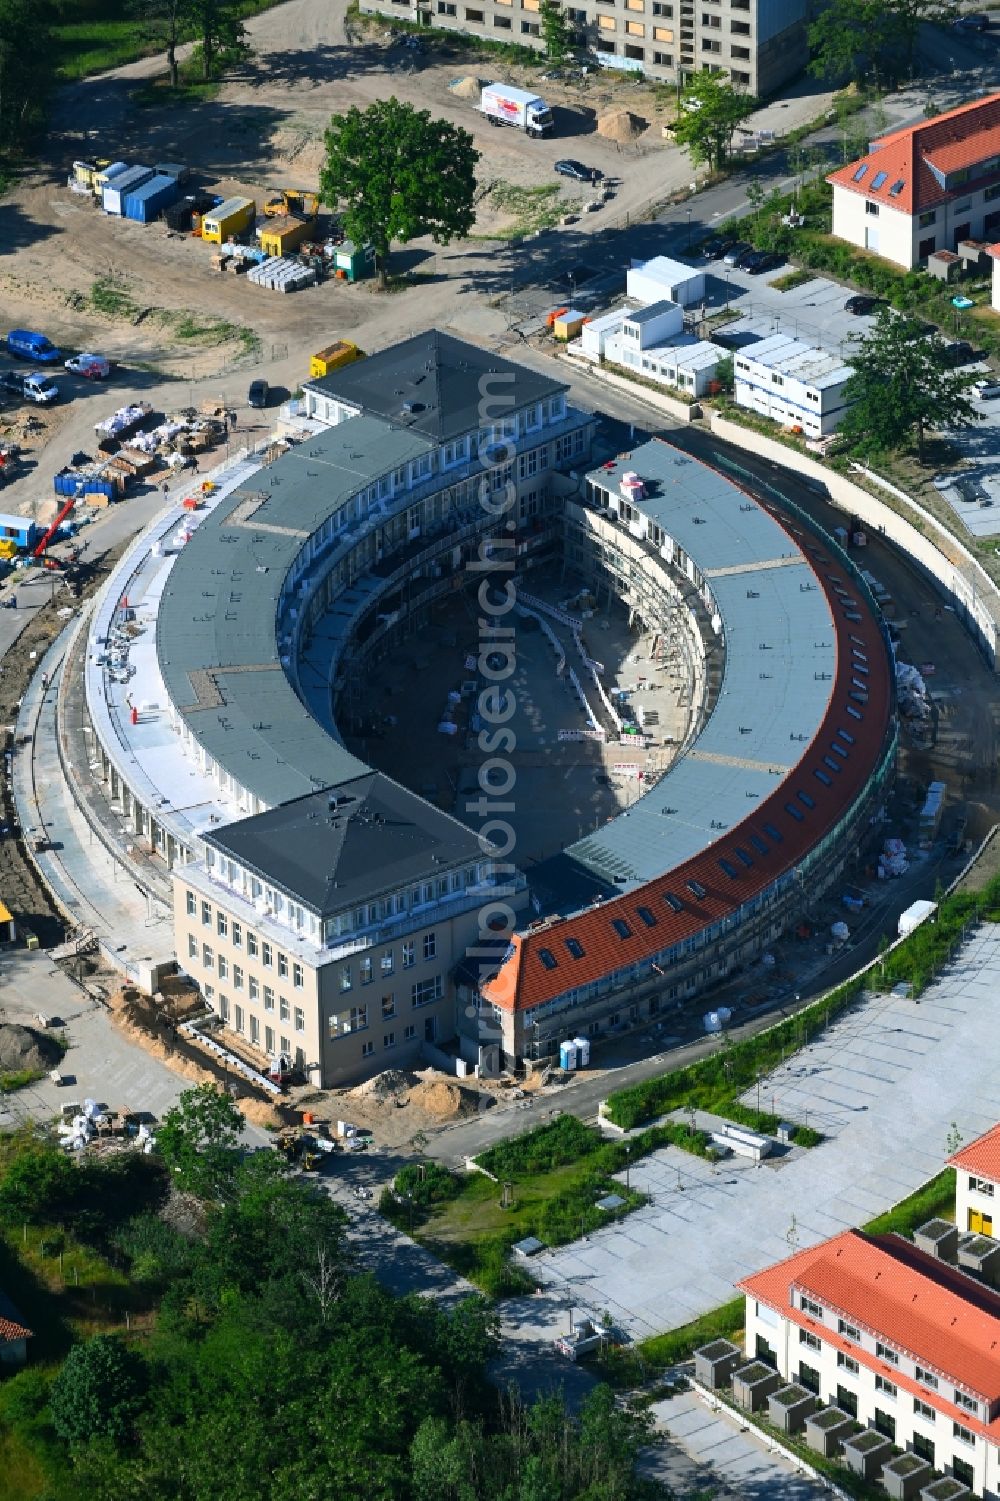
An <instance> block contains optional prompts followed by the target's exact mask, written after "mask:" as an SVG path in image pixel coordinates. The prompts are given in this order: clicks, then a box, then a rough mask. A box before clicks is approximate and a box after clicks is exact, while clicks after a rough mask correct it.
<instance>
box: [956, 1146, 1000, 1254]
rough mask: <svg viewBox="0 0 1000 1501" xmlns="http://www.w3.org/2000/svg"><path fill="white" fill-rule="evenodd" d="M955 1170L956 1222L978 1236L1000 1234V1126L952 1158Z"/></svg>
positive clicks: (963, 1228)
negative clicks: (999, 1214)
mask: <svg viewBox="0 0 1000 1501" xmlns="http://www.w3.org/2000/svg"><path fill="white" fill-rule="evenodd" d="M948 1165H949V1167H953V1168H954V1169H955V1223H956V1224H957V1225H958V1228H959V1229H960V1230H968V1231H971V1232H972V1233H973V1234H975V1235H996V1234H1000V1220H997V1222H996V1230H994V1221H995V1219H996V1216H997V1209H996V1207H995V1206H996V1204H997V1202H998V1201H1000V1126H994V1127H993V1129H992V1130H991V1131H987V1132H986V1134H985V1136H979V1137H977V1138H976V1140H975V1141H970V1142H969V1144H968V1145H967V1146H964V1147H962V1148H960V1150H959V1151H957V1152H955V1153H954V1154H953V1155H952V1156H951V1157H949V1158H948Z"/></svg>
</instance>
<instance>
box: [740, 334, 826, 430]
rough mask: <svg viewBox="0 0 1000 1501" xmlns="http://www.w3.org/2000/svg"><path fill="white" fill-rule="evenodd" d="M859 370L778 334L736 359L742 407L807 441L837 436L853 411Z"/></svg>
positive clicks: (741, 351)
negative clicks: (849, 392) (851, 386)
mask: <svg viewBox="0 0 1000 1501" xmlns="http://www.w3.org/2000/svg"><path fill="white" fill-rule="evenodd" d="M852 374H853V371H852V369H851V367H850V365H845V363H844V361H843V360H842V359H841V358H840V356H839V355H835V354H828V353H827V351H826V350H825V349H813V348H811V347H810V346H809V345H808V344H802V343H800V342H799V340H798V339H792V338H789V336H788V335H787V334H772V335H771V336H770V338H767V339H761V340H760V341H759V342H758V343H756V344H751V345H750V346H749V347H748V348H746V349H740V350H737V352H736V353H735V354H734V356H733V383H734V388H735V395H736V402H737V405H738V406H741V407H749V408H750V410H751V411H754V412H759V413H760V414H761V416H762V417H769V418H770V419H771V421H772V422H779V423H780V424H781V425H782V427H789V428H792V429H799V430H801V431H802V432H803V433H805V435H806V437H807V438H825V437H827V436H828V435H829V434H830V433H834V432H836V430H837V428H838V426H839V425H840V423H841V422H842V421H843V418H844V413H845V412H846V411H847V407H848V401H847V397H846V395H845V390H846V387H847V383H848V381H849V380H850V378H851V376H852Z"/></svg>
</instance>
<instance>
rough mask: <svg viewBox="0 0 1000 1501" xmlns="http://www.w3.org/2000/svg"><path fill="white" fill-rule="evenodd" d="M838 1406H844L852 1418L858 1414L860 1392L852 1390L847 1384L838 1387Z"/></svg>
mask: <svg viewBox="0 0 1000 1501" xmlns="http://www.w3.org/2000/svg"><path fill="white" fill-rule="evenodd" d="M837 1406H838V1407H840V1408H843V1410H844V1412H846V1413H849V1414H850V1415H851V1417H852V1418H856V1417H857V1415H858V1394H857V1392H852V1391H850V1390H849V1389H848V1388H847V1387H846V1386H838V1387H837Z"/></svg>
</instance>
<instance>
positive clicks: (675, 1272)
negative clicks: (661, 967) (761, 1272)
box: [532, 924, 1000, 1338]
mask: <svg viewBox="0 0 1000 1501" xmlns="http://www.w3.org/2000/svg"><path fill="white" fill-rule="evenodd" d="M998 985H1000V929H998V928H996V927H995V926H993V925H992V924H985V925H983V926H982V927H981V928H979V929H977V930H976V931H975V932H974V933H973V934H972V935H971V936H970V938H969V940H968V942H967V943H966V945H965V946H964V948H963V950H962V953H961V955H960V957H959V958H958V959H956V961H955V962H954V963H953V964H952V965H951V967H950V969H949V970H948V972H947V973H946V974H945V975H944V976H943V977H942V978H941V979H940V980H938V981H937V982H935V984H934V985H932V986H931V987H930V988H929V989H928V991H927V992H925V994H924V995H923V996H922V997H921V998H920V1000H919V1001H918V1002H913V1001H909V1000H902V999H899V998H897V997H894V996H873V997H868V998H866V999H865V1000H864V1001H863V1002H861V1003H860V1004H859V1005H858V1006H857V1007H856V1008H855V1009H854V1010H852V1011H851V1012H850V1013H849V1014H848V1015H846V1016H845V1017H843V1018H842V1019H841V1020H840V1021H838V1022H837V1023H835V1024H834V1025H833V1026H831V1027H830V1029H829V1030H828V1032H827V1033H826V1034H825V1035H824V1037H822V1038H821V1039H820V1040H818V1041H817V1042H815V1043H814V1044H812V1045H811V1046H810V1047H808V1048H806V1049H805V1050H804V1051H803V1052H801V1053H798V1054H796V1055H795V1056H794V1057H793V1058H792V1059H791V1060H790V1061H789V1062H788V1063H786V1064H785V1065H784V1066H783V1067H782V1068H780V1069H778V1070H776V1071H775V1072H774V1073H773V1074H772V1075H770V1076H768V1077H766V1078H764V1079H762V1081H761V1085H760V1103H761V1105H762V1106H765V1105H766V1108H768V1109H774V1110H775V1111H776V1112H777V1113H778V1114H780V1115H785V1116H787V1117H788V1118H789V1119H791V1120H793V1121H798V1122H802V1123H807V1124H809V1125H811V1126H814V1127H816V1128H817V1129H818V1130H820V1131H822V1132H823V1133H824V1134H825V1135H826V1137H827V1139H826V1140H825V1141H824V1142H823V1143H822V1144H821V1145H820V1146H818V1147H815V1148H814V1149H812V1150H811V1151H803V1150H799V1149H794V1150H792V1151H791V1152H789V1153H788V1154H787V1155H784V1156H774V1157H772V1158H768V1159H765V1161H764V1162H763V1163H762V1164H761V1165H760V1166H759V1167H758V1166H755V1165H754V1164H753V1163H752V1162H750V1161H748V1160H745V1159H742V1158H733V1159H730V1160H728V1161H726V1162H723V1163H720V1164H718V1165H717V1166H715V1167H713V1166H712V1164H710V1163H707V1162H704V1161H702V1160H700V1159H699V1158H696V1157H692V1156H690V1155H688V1154H685V1153H682V1152H680V1151H678V1150H676V1149H675V1148H668V1149H666V1150H664V1151H661V1152H657V1153H654V1154H653V1155H652V1156H650V1157H648V1158H644V1159H643V1160H642V1161H641V1162H638V1163H636V1164H635V1166H634V1167H633V1168H632V1170H631V1184H632V1187H633V1188H640V1189H642V1190H643V1191H644V1192H645V1193H647V1194H649V1196H650V1203H649V1204H648V1205H647V1206H645V1207H644V1208H643V1209H640V1210H638V1211H637V1212H636V1213H635V1214H633V1215H630V1216H629V1217H628V1218H627V1219H625V1220H623V1221H621V1222H620V1223H619V1224H618V1225H616V1226H614V1227H613V1228H609V1229H608V1230H606V1231H599V1232H598V1233H597V1234H594V1235H591V1236H589V1237H587V1238H585V1239H584V1240H581V1241H577V1242H576V1243H575V1244H573V1245H571V1246H568V1247H566V1248H565V1249H563V1250H559V1251H554V1252H546V1253H543V1254H542V1255H541V1256H539V1257H538V1258H536V1259H535V1260H534V1262H533V1263H532V1270H533V1271H534V1272H536V1273H537V1274H538V1276H539V1277H540V1278H541V1279H542V1280H543V1281H544V1282H545V1283H546V1285H547V1286H549V1287H555V1286H561V1288H562V1289H563V1292H564V1295H565V1296H566V1297H567V1298H569V1297H572V1298H573V1299H574V1300H575V1301H576V1302H577V1304H578V1306H580V1305H582V1306H585V1307H586V1308H587V1309H588V1310H593V1311H596V1312H598V1313H599V1312H600V1311H601V1310H602V1309H605V1308H607V1309H609V1310H610V1312H611V1313H612V1315H613V1317H614V1318H615V1320H616V1322H618V1323H619V1324H620V1325H621V1327H623V1328H625V1329H627V1330H628V1331H629V1333H630V1334H632V1335H633V1336H634V1337H636V1338H642V1337H643V1336H645V1335H646V1334H649V1333H652V1332H655V1331H659V1330H663V1329H670V1328H674V1327H676V1326H678V1325H680V1324H684V1323H686V1322H688V1321H689V1320H690V1319H692V1318H694V1317H696V1316H697V1315H699V1314H701V1313H705V1312H706V1311H708V1310H709V1309H711V1308H714V1307H717V1306H718V1305H719V1304H721V1303H723V1302H725V1301H726V1300H727V1299H729V1298H731V1297H732V1296H733V1284H734V1283H735V1282H736V1281H738V1280H739V1278H740V1277H742V1276H745V1275H746V1274H747V1273H749V1272H750V1271H752V1270H755V1269H757V1268H759V1267H761V1266H766V1265H768V1264H769V1263H770V1262H774V1261H778V1260H780V1259H781V1258H782V1257H783V1256H787V1255H788V1254H789V1253H790V1251H791V1250H793V1249H796V1248H800V1247H803V1246H807V1245H813V1244H815V1243H816V1242H818V1241H820V1240H822V1239H824V1238H825V1237H827V1236H830V1235H833V1234H836V1233H837V1232H838V1231H840V1230H842V1229H844V1228H845V1227H848V1226H856V1225H862V1224H865V1223H866V1222H867V1221H868V1220H869V1219H871V1218H872V1217H874V1216H875V1215H876V1214H878V1213H880V1212H881V1211H882V1210H884V1209H886V1208H887V1207H888V1206H889V1205H891V1204H894V1203H897V1202H898V1201H899V1200H900V1199H902V1198H905V1197H906V1196H907V1195H908V1194H910V1193H912V1192H913V1190H914V1189H916V1188H917V1187H918V1186H919V1185H920V1184H921V1183H923V1182H925V1181H926V1180H927V1179H928V1178H930V1177H932V1176H933V1174H934V1173H936V1172H938V1171H939V1170H940V1168H941V1165H942V1163H943V1161H944V1159H945V1157H946V1156H947V1155H948V1152H947V1147H946V1141H947V1137H948V1133H949V1130H950V1128H951V1125H952V1122H956V1123H957V1125H958V1128H959V1130H960V1131H961V1133H962V1135H963V1137H964V1138H965V1140H970V1139H971V1138H972V1137H974V1136H976V1135H978V1134H979V1133H980V1132H983V1131H985V1130H987V1129H988V1128H989V1127H990V1126H992V1125H993V1124H995V1122H996V1121H997V1119H1000V1075H998V1067H1000V1029H998V1028H997V1025H996V1022H997V995H998ZM754 1103H755V1104H756V1103H757V1100H756V1089H755V1090H754Z"/></svg>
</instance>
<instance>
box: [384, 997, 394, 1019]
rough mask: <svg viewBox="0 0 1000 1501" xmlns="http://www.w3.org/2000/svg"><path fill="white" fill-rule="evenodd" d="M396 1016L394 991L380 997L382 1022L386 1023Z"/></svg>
mask: <svg viewBox="0 0 1000 1501" xmlns="http://www.w3.org/2000/svg"><path fill="white" fill-rule="evenodd" d="M395 1015H396V996H395V992H394V991H390V992H389V994H388V995H384V996H383V997H382V1020H383V1021H384V1022H387V1021H389V1020H390V1018H391V1017H394V1016H395Z"/></svg>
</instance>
